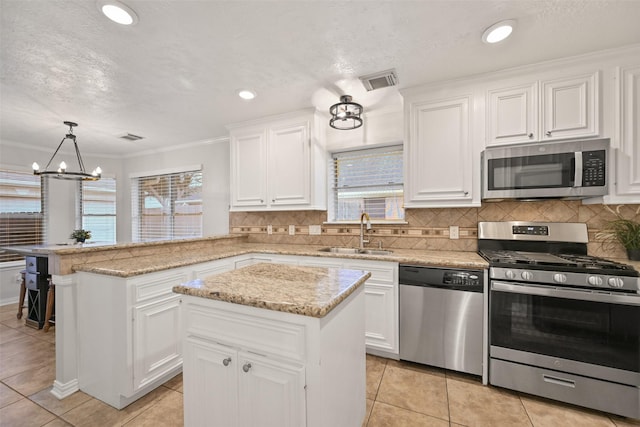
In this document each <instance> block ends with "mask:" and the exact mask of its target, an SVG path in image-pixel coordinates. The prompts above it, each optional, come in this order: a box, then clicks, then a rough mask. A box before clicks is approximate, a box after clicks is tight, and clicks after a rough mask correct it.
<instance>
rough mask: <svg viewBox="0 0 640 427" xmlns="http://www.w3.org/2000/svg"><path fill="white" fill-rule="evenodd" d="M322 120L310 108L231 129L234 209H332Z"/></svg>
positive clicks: (232, 206)
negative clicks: (327, 182) (328, 199)
mask: <svg viewBox="0 0 640 427" xmlns="http://www.w3.org/2000/svg"><path fill="white" fill-rule="evenodd" d="M319 120H320V118H319V116H318V114H317V113H315V112H314V111H313V110H308V111H305V112H298V113H295V114H288V115H284V116H276V117H269V118H265V119H261V120H257V121H252V122H246V123H241V124H236V125H230V126H229V127H228V128H229V129H230V135H231V143H230V144H231V149H230V153H231V210H232V211H259V210H298V209H326V176H325V172H326V161H325V156H326V154H325V150H324V139H325V138H324V132H323V131H322V129H324V128H323V127H322V125H320V124H319V123H318V122H319Z"/></svg>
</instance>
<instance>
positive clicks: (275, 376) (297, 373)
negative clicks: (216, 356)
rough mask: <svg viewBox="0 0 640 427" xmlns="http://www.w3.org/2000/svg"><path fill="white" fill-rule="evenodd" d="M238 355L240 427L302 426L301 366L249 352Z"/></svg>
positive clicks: (302, 384)
mask: <svg viewBox="0 0 640 427" xmlns="http://www.w3.org/2000/svg"><path fill="white" fill-rule="evenodd" d="M238 356H239V361H240V363H239V365H238V369H239V373H238V385H239V388H240V390H239V395H240V399H239V407H240V411H239V412H240V426H243V427H253V426H262V427H303V426H305V425H306V398H305V370H304V367H302V366H296V365H290V364H285V363H282V362H278V361H274V360H270V359H268V358H266V357H260V356H257V355H255V354H251V353H244V352H239V354H238ZM220 425H223V424H220Z"/></svg>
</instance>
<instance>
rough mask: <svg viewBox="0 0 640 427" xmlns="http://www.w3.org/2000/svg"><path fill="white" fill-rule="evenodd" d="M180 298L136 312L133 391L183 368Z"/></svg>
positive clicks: (134, 310)
mask: <svg viewBox="0 0 640 427" xmlns="http://www.w3.org/2000/svg"><path fill="white" fill-rule="evenodd" d="M181 302H182V298H181V296H180V295H177V296H172V297H169V298H165V299H162V300H160V301H155V302H152V303H149V304H142V305H138V306H136V307H134V308H133V361H134V365H133V388H134V389H135V390H138V389H140V388H142V387H144V386H145V385H147V384H150V383H152V382H153V381H155V380H157V379H158V378H160V377H162V375H164V374H166V373H167V372H170V371H172V370H174V369H177V368H179V367H180V366H182V343H181V339H180V331H181V319H182V316H181V310H180V305H181Z"/></svg>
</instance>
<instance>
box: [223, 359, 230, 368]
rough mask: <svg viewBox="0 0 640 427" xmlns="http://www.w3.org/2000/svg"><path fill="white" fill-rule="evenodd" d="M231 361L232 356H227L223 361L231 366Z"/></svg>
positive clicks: (225, 364)
mask: <svg viewBox="0 0 640 427" xmlns="http://www.w3.org/2000/svg"><path fill="white" fill-rule="evenodd" d="M229 363H231V358H230V357H227V358H226V359H224V360H223V361H222V364H223V365H224V366H229Z"/></svg>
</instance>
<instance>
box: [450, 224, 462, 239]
mask: <svg viewBox="0 0 640 427" xmlns="http://www.w3.org/2000/svg"><path fill="white" fill-rule="evenodd" d="M459 238H460V227H458V226H457V225H450V226H449V239H459Z"/></svg>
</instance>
